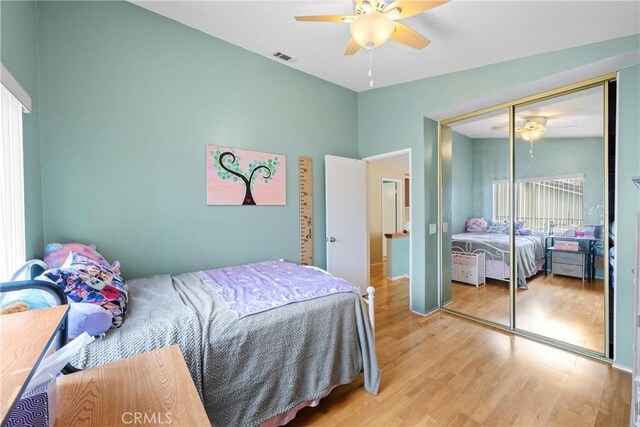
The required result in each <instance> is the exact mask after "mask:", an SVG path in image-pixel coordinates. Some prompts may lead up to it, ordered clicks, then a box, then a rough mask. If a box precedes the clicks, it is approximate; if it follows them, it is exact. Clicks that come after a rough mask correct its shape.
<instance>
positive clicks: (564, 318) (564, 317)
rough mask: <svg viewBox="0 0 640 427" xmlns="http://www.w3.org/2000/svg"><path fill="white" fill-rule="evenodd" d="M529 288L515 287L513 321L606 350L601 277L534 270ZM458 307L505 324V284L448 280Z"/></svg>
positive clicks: (544, 333) (452, 307)
mask: <svg viewBox="0 0 640 427" xmlns="http://www.w3.org/2000/svg"><path fill="white" fill-rule="evenodd" d="M528 287H529V289H528V290H525V289H518V291H517V293H516V326H517V327H518V328H520V329H524V330H526V331H529V332H534V333H536V334H540V335H544V336H547V337H549V338H553V339H556V340H559V341H564V342H567V343H569V344H573V345H577V346H580V347H585V348H588V349H590V350H593V351H596V352H598V353H604V328H605V326H604V282H603V280H602V279H595V280H594V281H592V282H591V283H589V282H583V281H582V280H580V279H575V278H571V277H565V276H551V275H549V276H546V277H545V275H544V274H540V275H537V276H535V277H533V278H531V279H529V280H528ZM447 308H451V309H453V310H456V311H460V312H463V313H466V314H470V315H473V316H476V317H480V318H483V319H487V320H492V321H494V322H496V323H500V324H503V325H508V324H509V286H508V285H507V284H506V283H504V282H499V281H495V280H491V279H489V280H488V282H487V284H486V285H480V286H479V287H477V288H476V287H475V286H473V285H468V284H464V283H457V282H452V284H451V304H449V305H448V306H447Z"/></svg>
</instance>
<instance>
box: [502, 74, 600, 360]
mask: <svg viewBox="0 0 640 427" xmlns="http://www.w3.org/2000/svg"><path fill="white" fill-rule="evenodd" d="M604 92H605V90H604V86H603V85H598V86H596V87H592V88H589V89H586V90H581V91H578V92H573V93H570V94H567V95H562V96H557V97H553V98H550V99H546V100H543V101H538V102H534V103H531V104H528V105H522V106H518V107H516V109H515V118H516V123H515V125H516V133H515V134H516V140H515V154H514V156H515V178H516V179H515V183H514V185H515V194H516V205H515V218H514V219H515V223H514V224H515V231H516V234H517V235H516V242H515V246H516V254H517V256H516V264H517V272H518V283H517V286H518V289H517V292H516V327H517V328H518V329H521V330H523V331H526V332H530V333H534V334H537V335H541V336H544V337H546V338H549V339H552V340H556V341H561V342H563V343H566V344H569V345H572V346H576V347H581V348H585V349H587V350H591V351H594V352H596V353H600V354H604V352H605V302H606V297H605V290H606V286H607V285H606V283H607V282H608V281H607V280H606V270H607V269H606V265H607V264H608V257H605V252H606V251H605V246H606V243H607V242H605V231H606V229H607V227H605V224H606V223H607V220H606V216H607V203H606V199H605V194H606V189H605V179H606V175H605V138H604V126H605V120H604V104H605V103H604ZM506 186H507V184H506V183H505V187H506Z"/></svg>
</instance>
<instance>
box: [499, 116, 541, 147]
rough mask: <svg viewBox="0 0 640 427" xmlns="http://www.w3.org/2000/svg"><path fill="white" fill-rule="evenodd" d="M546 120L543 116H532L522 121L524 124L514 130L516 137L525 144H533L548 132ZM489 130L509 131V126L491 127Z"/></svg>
mask: <svg viewBox="0 0 640 427" xmlns="http://www.w3.org/2000/svg"><path fill="white" fill-rule="evenodd" d="M546 125H547V118H546V117H543V116H533V117H528V118H526V119H524V124H523V125H522V126H519V127H517V128H516V135H517V136H518V137H520V138H522V139H524V140H525V141H527V142H534V141H537V140H539V139H540V138H542V137H543V136H544V133H545V132H546V131H547V130H548V129H547V128H546V127H545V126H546ZM491 130H495V131H509V126H493V127H492V128H491Z"/></svg>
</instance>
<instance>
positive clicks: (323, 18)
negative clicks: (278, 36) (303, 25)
mask: <svg viewBox="0 0 640 427" xmlns="http://www.w3.org/2000/svg"><path fill="white" fill-rule="evenodd" d="M295 18H296V21H310V22H351V21H352V20H353V18H354V17H353V16H348V15H311V16H296V17H295Z"/></svg>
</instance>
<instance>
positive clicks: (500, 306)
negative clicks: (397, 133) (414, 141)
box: [441, 110, 511, 327]
mask: <svg viewBox="0 0 640 427" xmlns="http://www.w3.org/2000/svg"><path fill="white" fill-rule="evenodd" d="M442 136H443V138H442V144H441V154H442V169H441V170H442V184H443V185H442V202H443V204H442V215H443V228H442V236H443V237H442V259H443V271H442V275H443V282H442V283H443V291H442V297H443V304H444V305H445V306H446V307H447V308H448V309H449V310H454V311H456V312H459V313H461V314H465V315H467V316H472V317H475V318H479V319H483V320H486V321H489V322H492V323H496V324H499V325H503V326H507V327H508V326H509V325H510V320H509V319H510V302H509V301H510V287H509V242H510V234H509V227H510V224H511V221H510V216H509V194H508V192H504V193H501V194H500V195H499V197H498V198H496V194H494V186H495V185H496V183H500V182H503V181H505V180H506V182H508V179H509V112H508V110H499V111H494V112H491V113H488V114H483V115H478V116H474V117H471V118H469V119H467V120H462V121H458V122H455V123H452V124H451V125H450V126H445V127H444V128H443V131H442ZM496 208H497V209H499V215H494V210H495V209H496Z"/></svg>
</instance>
